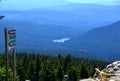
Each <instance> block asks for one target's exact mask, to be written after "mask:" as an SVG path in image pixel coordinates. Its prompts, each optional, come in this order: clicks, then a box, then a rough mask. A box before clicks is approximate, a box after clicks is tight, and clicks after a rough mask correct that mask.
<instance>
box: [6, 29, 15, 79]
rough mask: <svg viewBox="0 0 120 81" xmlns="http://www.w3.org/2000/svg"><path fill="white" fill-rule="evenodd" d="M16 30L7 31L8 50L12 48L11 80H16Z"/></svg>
mask: <svg viewBox="0 0 120 81" xmlns="http://www.w3.org/2000/svg"><path fill="white" fill-rule="evenodd" d="M15 38H16V31H15V30H9V31H8V50H13V81H16V53H15V48H16V40H15Z"/></svg>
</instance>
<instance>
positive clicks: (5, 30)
mask: <svg viewBox="0 0 120 81" xmlns="http://www.w3.org/2000/svg"><path fill="white" fill-rule="evenodd" d="M4 32H5V57H6V58H5V59H6V81H8V38H7V36H8V33H7V29H6V28H5V29H4Z"/></svg>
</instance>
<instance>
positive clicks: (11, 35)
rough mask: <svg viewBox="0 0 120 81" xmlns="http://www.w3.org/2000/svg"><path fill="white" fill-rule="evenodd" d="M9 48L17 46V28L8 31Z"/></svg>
mask: <svg viewBox="0 0 120 81" xmlns="http://www.w3.org/2000/svg"><path fill="white" fill-rule="evenodd" d="M7 35H8V36H7V37H8V50H13V49H15V47H16V40H15V38H16V30H9V31H8V34H7Z"/></svg>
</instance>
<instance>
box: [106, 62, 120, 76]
mask: <svg viewBox="0 0 120 81" xmlns="http://www.w3.org/2000/svg"><path fill="white" fill-rule="evenodd" d="M106 71H108V72H114V73H118V74H120V61H116V62H113V63H111V64H109V65H107V67H106Z"/></svg>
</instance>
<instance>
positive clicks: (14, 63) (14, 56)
mask: <svg viewBox="0 0 120 81" xmlns="http://www.w3.org/2000/svg"><path fill="white" fill-rule="evenodd" d="M13 81H16V51H15V48H14V49H13Z"/></svg>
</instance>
